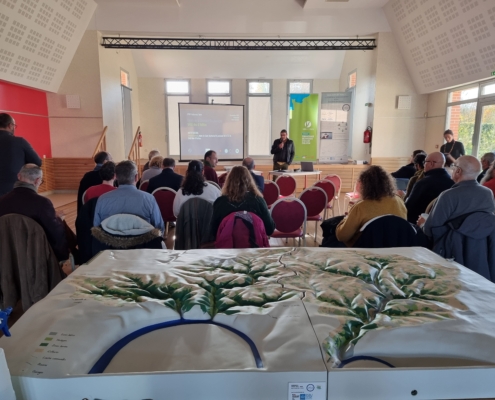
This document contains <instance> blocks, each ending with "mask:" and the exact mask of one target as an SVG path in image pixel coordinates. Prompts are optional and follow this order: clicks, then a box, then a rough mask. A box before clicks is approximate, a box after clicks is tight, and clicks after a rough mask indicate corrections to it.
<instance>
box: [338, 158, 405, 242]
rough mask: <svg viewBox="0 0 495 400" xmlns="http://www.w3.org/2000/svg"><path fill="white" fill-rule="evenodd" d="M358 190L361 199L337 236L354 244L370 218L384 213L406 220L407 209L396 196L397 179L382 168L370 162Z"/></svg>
mask: <svg viewBox="0 0 495 400" xmlns="http://www.w3.org/2000/svg"><path fill="white" fill-rule="evenodd" d="M357 190H358V192H359V193H360V195H361V201H360V202H358V203H356V204H355V205H354V206H352V208H351V209H350V211H349V215H348V216H347V217H346V218H344V219H343V220H342V221H341V222H340V223H339V225H338V226H337V229H336V232H335V233H336V236H337V239H338V240H340V241H341V242H343V243H344V244H345V245H346V246H347V247H352V246H353V245H354V243H355V242H356V240H357V239H358V238H359V236H360V234H361V233H360V229H361V228H362V227H363V225H364V224H365V223H366V222H368V221H369V220H371V219H373V218H376V217H379V216H382V215H396V216H398V217H401V218H404V219H407V209H406V206H405V205H404V202H403V201H402V199H401V198H400V197H399V196H397V195H396V194H395V193H396V191H397V190H396V186H395V182H394V180H393V178H392V176H390V174H389V173H387V172H386V171H385V170H384V169H383V168H382V167H380V166H379V165H371V166H370V167H368V168H367V169H365V170H364V171H363V172H361V174H360V175H359V180H358V185H357Z"/></svg>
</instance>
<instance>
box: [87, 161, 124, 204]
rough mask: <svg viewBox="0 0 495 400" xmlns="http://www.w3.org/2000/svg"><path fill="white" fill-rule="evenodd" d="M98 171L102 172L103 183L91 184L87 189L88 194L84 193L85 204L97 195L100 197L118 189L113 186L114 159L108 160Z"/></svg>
mask: <svg viewBox="0 0 495 400" xmlns="http://www.w3.org/2000/svg"><path fill="white" fill-rule="evenodd" d="M98 173H99V174H100V178H101V180H102V181H103V183H101V184H99V185H95V186H91V187H90V188H89V189H88V190H86V194H85V195H84V204H86V203H87V202H88V201H89V200H91V199H94V198H95V197H100V196H101V195H102V194H105V193H108V192H111V191H112V190H115V189H117V188H116V187H114V186H113V182H114V181H115V163H114V162H113V161H108V162H107V163H105V164H103V166H102V167H101V168H100V170H99V171H98Z"/></svg>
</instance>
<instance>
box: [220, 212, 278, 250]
mask: <svg viewBox="0 0 495 400" xmlns="http://www.w3.org/2000/svg"><path fill="white" fill-rule="evenodd" d="M259 247H270V242H269V239H268V237H267V236H266V232H265V225H264V224H263V220H262V219H261V218H260V217H258V216H257V215H256V214H254V213H252V212H247V211H237V212H233V213H230V214H229V215H227V216H226V217H225V218H224V219H223V220H222V222H221V223H220V226H219V227H218V231H217V239H216V241H215V248H217V249H248V248H259Z"/></svg>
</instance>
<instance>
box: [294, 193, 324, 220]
mask: <svg viewBox="0 0 495 400" xmlns="http://www.w3.org/2000/svg"><path fill="white" fill-rule="evenodd" d="M299 200H301V201H302V202H303V203H304V205H305V206H306V212H307V214H308V217H314V216H315V215H318V214H320V213H321V212H322V211H324V210H325V207H326V206H327V203H328V197H327V194H326V193H325V191H324V190H323V189H322V188H320V187H316V186H313V187H310V188H307V189H306V190H304V191H303V192H302V193H301V195H300V196H299Z"/></svg>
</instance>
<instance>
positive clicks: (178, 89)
mask: <svg viewBox="0 0 495 400" xmlns="http://www.w3.org/2000/svg"><path fill="white" fill-rule="evenodd" d="M165 87H166V91H167V94H188V93H189V81H167V82H166V86H165Z"/></svg>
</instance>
